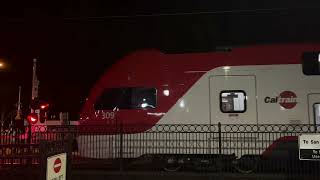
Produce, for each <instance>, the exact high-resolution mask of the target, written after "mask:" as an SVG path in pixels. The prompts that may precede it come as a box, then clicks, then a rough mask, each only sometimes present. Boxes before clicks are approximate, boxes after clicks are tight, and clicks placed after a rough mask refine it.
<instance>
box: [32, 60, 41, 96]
mask: <svg viewBox="0 0 320 180" xmlns="http://www.w3.org/2000/svg"><path fill="white" fill-rule="evenodd" d="M38 91H39V81H38V78H37V59H33V74H32V91H31V93H32V94H31V99H32V100H34V99H35V98H37V97H38V93H39V92H38Z"/></svg>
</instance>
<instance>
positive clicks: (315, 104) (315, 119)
mask: <svg viewBox="0 0 320 180" xmlns="http://www.w3.org/2000/svg"><path fill="white" fill-rule="evenodd" d="M319 105H320V102H316V103H314V104H313V105H312V108H313V121H314V124H315V125H316V126H319V125H320V120H319V119H317V117H320V116H317V115H318V114H317V110H316V108H317V107H316V106H319ZM319 112H320V111H319ZM319 112H318V113H319ZM319 114H320V113H319ZM317 120H319V121H317ZM318 122H319V123H318Z"/></svg>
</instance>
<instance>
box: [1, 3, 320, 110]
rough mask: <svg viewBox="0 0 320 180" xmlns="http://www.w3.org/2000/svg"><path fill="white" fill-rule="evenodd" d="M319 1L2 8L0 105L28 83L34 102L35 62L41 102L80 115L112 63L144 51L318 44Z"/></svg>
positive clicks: (22, 5)
mask: <svg viewBox="0 0 320 180" xmlns="http://www.w3.org/2000/svg"><path fill="white" fill-rule="evenodd" d="M319 18H320V1H318V0H308V2H302V1H297V0H296V1H294V0H283V1H281V2H278V1H262V0H259V1H257V0H251V1H249V0H241V1H239V0H223V1H214V0H193V1H187V0H181V1H174V0H171V1H164V0H161V1H160V0H159V1H150V0H148V1H147V0H141V1H135V0H126V1H124V0H122V1H121V0H117V1H115V0H100V1H95V0H82V1H80V2H79V0H78V1H76V0H65V1H61V2H60V1H50V2H48V1H26V2H19V1H16V2H14V1H9V2H7V3H3V2H1V3H0V58H1V57H2V58H4V59H6V61H7V62H8V63H9V64H10V65H11V68H10V70H9V71H8V72H0V87H1V88H0V104H6V105H8V104H9V105H11V104H13V103H15V101H16V99H17V97H16V96H17V91H18V85H22V88H23V94H24V96H23V97H24V99H23V103H24V104H25V106H27V104H28V100H29V99H30V93H31V92H30V90H31V75H32V59H33V58H37V59H38V60H39V63H38V66H39V73H38V76H39V79H40V96H41V97H42V98H44V99H49V100H50V101H52V104H53V105H54V106H55V109H57V110H61V111H77V110H79V109H80V107H81V103H80V102H81V100H83V99H84V98H85V97H86V95H88V93H89V90H90V87H92V86H93V84H94V82H95V81H96V80H97V79H98V78H99V77H100V76H101V74H102V73H103V72H104V71H105V69H106V68H107V67H109V65H110V64H112V63H113V62H115V61H116V60H117V59H119V58H120V57H122V56H123V55H125V54H126V53H129V52H132V51H134V50H137V49H142V48H158V49H161V50H162V51H164V52H168V53H172V52H181V53H182V52H191V51H212V50H214V49H215V48H216V47H217V46H240V45H251V44H264V43H278V42H318V41H320V33H319V32H320V21H319Z"/></svg>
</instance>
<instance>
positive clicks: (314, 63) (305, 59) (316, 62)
mask: <svg viewBox="0 0 320 180" xmlns="http://www.w3.org/2000/svg"><path fill="white" fill-rule="evenodd" d="M302 71H303V74H305V75H320V52H306V53H304V54H303V55H302Z"/></svg>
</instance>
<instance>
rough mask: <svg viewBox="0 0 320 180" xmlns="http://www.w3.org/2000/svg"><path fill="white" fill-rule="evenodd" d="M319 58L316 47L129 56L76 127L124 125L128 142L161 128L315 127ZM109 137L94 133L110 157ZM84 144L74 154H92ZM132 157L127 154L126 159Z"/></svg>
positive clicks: (319, 120) (319, 104) (105, 79)
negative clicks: (215, 125)
mask: <svg viewBox="0 0 320 180" xmlns="http://www.w3.org/2000/svg"><path fill="white" fill-rule="evenodd" d="M319 53H320V44H275V45H256V46H250V47H239V48H233V49H231V50H230V51H221V52H219V51H217V52H207V53H185V54H165V53H162V52H160V51H158V50H155V49H151V50H142V51H137V52H135V53H132V54H129V55H127V56H125V57H123V58H122V59H121V60H119V61H118V62H117V63H115V64H114V65H113V66H112V67H111V68H109V69H108V70H107V71H106V72H105V74H104V75H103V76H102V77H101V79H100V80H99V81H98V82H97V83H96V84H95V86H94V87H93V88H92V90H91V92H90V95H89V97H88V99H87V101H86V103H85V105H84V107H83V110H82V113H81V119H80V121H79V124H80V126H89V125H98V126H101V127H103V126H110V125H111V124H117V123H119V122H121V124H122V125H123V127H124V128H125V127H128V126H130V125H132V126H135V127H136V128H131V129H130V128H128V129H124V130H123V132H124V133H125V134H128V136H126V137H130V138H132V139H134V138H135V137H138V136H139V134H140V135H141V134H143V133H144V132H146V131H148V130H149V129H151V128H152V127H153V126H155V125H161V124H200V125H201V124H203V125H204V124H206V125H212V124H218V123H221V124H254V125H259V124H310V125H319V124H320V83H319V82H320V76H319V75H320V54H319ZM142 124H143V126H142ZM139 125H141V126H139ZM116 136H117V132H111V131H110V132H106V134H101V135H97V137H96V138H97V139H96V141H100V144H105V145H104V146H101V148H106V147H109V149H105V151H108V150H109V151H113V150H112V148H111V149H110V146H111V145H112V142H108V141H109V140H110V139H114V138H117V137H116ZM85 138H86V135H85V134H82V135H80V136H79V137H78V143H79V148H80V150H81V149H82V150H84V149H86V151H95V150H94V149H95V148H96V147H97V146H96V145H92V148H90V147H91V145H90V143H89V144H83V143H82V142H86V143H88V141H84V140H85ZM93 146H95V147H93ZM129 149H130V148H129ZM114 153H115V152H108V153H106V154H103V155H101V158H110V157H113V156H112V154H114ZM230 153H232V152H230ZM86 154H87V155H86V156H88V157H90V154H95V153H94V152H92V153H86ZM140 155H141V153H140V154H137V153H131V154H130V152H128V154H127V156H126V157H137V156H140ZM242 155H243V154H236V156H238V157H239V156H242Z"/></svg>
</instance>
